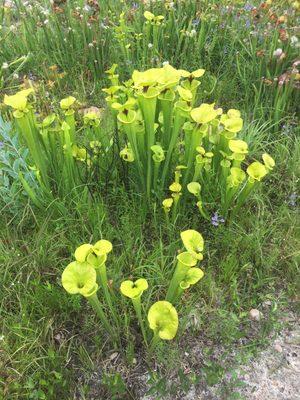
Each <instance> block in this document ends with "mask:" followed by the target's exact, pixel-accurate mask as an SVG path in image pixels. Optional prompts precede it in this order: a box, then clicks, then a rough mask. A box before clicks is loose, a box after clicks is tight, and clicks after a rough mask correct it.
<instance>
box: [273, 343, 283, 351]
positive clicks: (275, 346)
mask: <svg viewBox="0 0 300 400" xmlns="http://www.w3.org/2000/svg"><path fill="white" fill-rule="evenodd" d="M274 350H275V351H277V353H282V351H283V350H282V347H281V346H280V344H275V345H274Z"/></svg>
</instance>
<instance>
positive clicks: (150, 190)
mask: <svg viewBox="0 0 300 400" xmlns="http://www.w3.org/2000/svg"><path fill="white" fill-rule="evenodd" d="M116 68H117V65H116V64H114V65H113V66H112V67H111V68H110V69H109V70H108V71H106V72H107V75H108V78H109V80H110V82H111V86H110V87H108V88H106V89H103V90H104V92H105V93H106V95H107V96H106V101H107V103H108V105H109V107H110V109H111V110H112V113H113V118H114V119H115V126H116V136H117V137H116V138H115V139H116V142H117V144H118V148H119V149H118V151H119V155H120V157H121V159H122V162H126V163H128V164H129V167H130V168H129V176H130V182H133V183H134V185H135V189H136V190H138V191H139V192H140V193H142V194H145V198H146V199H147V204H148V206H149V207H150V206H152V204H153V202H159V203H160V204H162V208H163V210H164V213H165V216H166V219H167V221H169V213H170V211H171V210H172V213H171V215H172V222H173V223H174V222H175V221H176V218H177V215H178V210H179V209H180V205H181V204H182V205H183V206H184V205H185V204H186V203H187V202H188V201H189V202H190V201H193V200H192V199H194V204H195V206H196V207H197V209H198V210H199V213H200V215H201V216H202V217H203V218H205V219H210V213H211V212H212V211H215V210H216V209H218V210H219V212H221V213H222V215H223V216H224V217H225V218H226V217H227V216H228V213H229V211H230V210H231V212H232V215H234V214H236V213H237V212H238V210H239V209H240V207H241V206H242V205H243V203H244V202H245V201H246V199H247V198H248V196H249V194H250V193H251V192H252V190H253V189H254V188H255V187H256V186H258V185H259V183H260V182H261V181H262V179H263V178H264V177H265V176H266V175H267V174H268V173H269V172H270V171H271V170H272V169H273V167H274V165H275V162H274V160H273V159H272V157H271V156H270V155H268V154H266V153H264V154H263V155H262V161H263V162H260V161H253V162H250V163H249V161H248V159H247V155H248V153H249V149H248V144H247V143H246V142H245V141H243V140H241V139H239V138H238V137H237V135H238V133H239V132H240V131H241V130H242V128H243V120H242V118H241V113H240V112H239V111H238V110H236V109H229V110H228V111H227V112H225V111H223V109H222V108H220V107H217V106H216V105H215V104H214V103H211V104H208V103H202V104H200V105H199V106H197V93H198V91H199V87H200V84H201V81H200V78H201V77H202V76H203V75H204V73H205V71H204V70H203V69H197V70H195V71H193V72H189V71H186V70H181V69H179V70H177V69H175V68H173V67H172V66H171V65H169V64H165V65H164V66H163V67H161V68H152V69H149V70H146V71H144V72H140V71H134V72H133V74H132V77H131V79H130V80H128V81H126V82H124V83H123V84H121V83H120V82H119V76H118V74H117V73H116ZM33 94H34V93H33V89H31V88H30V89H24V90H22V91H20V92H18V93H16V94H15V95H10V96H7V95H6V96H5V97H4V103H5V104H6V105H7V106H9V107H10V108H12V109H13V116H14V118H15V120H16V125H17V127H18V131H19V132H20V134H21V136H22V138H23V139H24V141H25V143H26V145H27V147H28V149H29V151H30V154H31V159H32V162H33V165H32V169H34V170H35V171H36V178H37V180H38V182H39V184H40V189H41V192H43V194H46V196H44V198H45V197H46V200H47V202H46V204H47V205H48V204H49V203H51V202H53V201H54V199H55V198H56V197H60V198H70V197H72V196H78V195H80V196H81V198H83V199H86V201H87V200H88V198H89V193H91V194H92V190H91V188H93V190H95V189H97V187H100V183H101V174H100V172H101V164H102V165H103V164H104V165H109V164H110V162H111V159H112V158H113V157H114V155H113V152H112V151H109V149H111V148H113V147H112V138H111V137H110V136H109V134H108V133H107V132H103V129H102V128H101V119H100V115H99V113H97V112H95V111H88V112H86V113H85V114H84V115H83V117H81V118H79V117H77V118H75V109H76V105H77V104H76V103H77V101H76V99H75V98H74V97H72V96H69V97H67V98H65V99H63V100H61V102H60V109H61V112H60V114H59V115H56V114H54V113H53V114H50V115H48V116H47V117H46V118H44V119H43V120H42V121H41V122H39V121H38V120H37V116H36V113H35V110H34V107H33V105H32V103H31V102H29V101H28V97H29V96H32V95H33ZM80 141H83V143H84V144H83V145H78V142H80ZM122 145H123V147H122ZM121 147H122V148H121ZM173 176H174V177H173ZM20 180H21V181H22V183H23V186H24V188H25V190H26V191H27V192H28V194H29V196H30V197H31V199H32V200H33V202H34V203H35V204H36V205H38V206H40V207H42V206H45V201H44V198H42V197H41V196H40V195H39V194H38V193H36V192H35V191H34V190H33V189H32V188H31V187H30V186H29V185H28V183H27V182H26V180H25V179H24V178H23V176H22V174H20ZM82 196H83V197H82Z"/></svg>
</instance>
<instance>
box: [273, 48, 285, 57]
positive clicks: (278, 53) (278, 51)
mask: <svg viewBox="0 0 300 400" xmlns="http://www.w3.org/2000/svg"><path fill="white" fill-rule="evenodd" d="M282 53H283V50H282V49H276V50H275V51H273V57H277V58H279V57H280V56H281V55H282Z"/></svg>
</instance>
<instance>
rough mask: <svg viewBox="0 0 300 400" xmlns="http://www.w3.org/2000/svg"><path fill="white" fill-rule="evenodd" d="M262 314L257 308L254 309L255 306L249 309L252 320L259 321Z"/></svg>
mask: <svg viewBox="0 0 300 400" xmlns="http://www.w3.org/2000/svg"><path fill="white" fill-rule="evenodd" d="M262 316H263V315H262V313H261V312H260V311H259V310H256V308H252V310H250V311H249V317H250V319H252V321H260V320H261V319H262Z"/></svg>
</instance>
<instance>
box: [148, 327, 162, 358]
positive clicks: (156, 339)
mask: <svg viewBox="0 0 300 400" xmlns="http://www.w3.org/2000/svg"><path fill="white" fill-rule="evenodd" d="M159 341H160V337H159V336H158V334H157V332H154V335H153V338H152V340H151V343H150V347H149V354H151V353H153V351H154V349H155V347H156V346H157V344H158V342H159Z"/></svg>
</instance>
